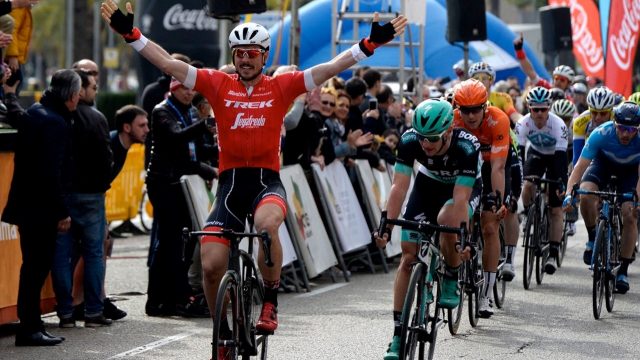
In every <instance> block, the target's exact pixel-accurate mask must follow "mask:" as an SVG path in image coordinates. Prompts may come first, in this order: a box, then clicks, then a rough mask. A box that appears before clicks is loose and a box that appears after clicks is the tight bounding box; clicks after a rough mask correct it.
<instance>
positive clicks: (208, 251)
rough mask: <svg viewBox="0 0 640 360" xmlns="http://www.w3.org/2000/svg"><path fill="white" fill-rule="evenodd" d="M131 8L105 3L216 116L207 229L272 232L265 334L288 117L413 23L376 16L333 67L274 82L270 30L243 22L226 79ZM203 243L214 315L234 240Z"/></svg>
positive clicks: (278, 258)
mask: <svg viewBox="0 0 640 360" xmlns="http://www.w3.org/2000/svg"><path fill="white" fill-rule="evenodd" d="M126 9H127V14H126V15H125V14H124V13H123V12H121V11H120V9H118V5H117V3H116V2H115V1H114V0H105V1H104V2H103V3H102V5H101V15H102V17H103V19H104V20H105V21H106V22H107V23H108V24H109V25H110V26H111V28H112V29H113V31H115V32H117V33H119V34H120V35H122V37H123V38H124V40H125V41H126V42H127V43H129V44H130V45H131V46H132V47H133V48H134V50H136V51H137V52H138V53H140V55H142V56H143V57H144V58H146V59H147V60H149V62H151V63H152V64H154V65H155V66H157V67H158V68H159V69H160V70H162V72H164V73H167V74H169V75H171V76H173V77H174V78H176V79H177V80H178V81H179V82H181V83H182V84H184V86H185V87H187V88H189V89H194V90H196V91H198V92H199V93H201V94H203V95H204V96H205V97H206V98H207V100H208V101H209V104H210V105H211V107H212V109H213V110H214V111H215V113H216V123H217V130H218V146H219V148H220V160H219V165H220V177H219V187H218V193H217V198H219V199H220V198H224V199H225V201H224V204H221V203H220V202H216V204H214V208H213V210H212V213H211V214H210V216H209V218H208V220H207V226H206V228H205V230H210V231H215V230H217V229H220V228H227V229H232V230H235V231H243V230H244V227H245V218H246V217H247V215H249V214H252V213H253V214H254V217H253V218H254V220H255V227H256V230H257V231H258V232H260V231H267V232H268V233H269V235H270V236H271V239H272V240H273V242H272V245H271V254H272V258H273V262H274V263H275V264H276V265H275V266H274V267H272V268H268V267H266V266H265V264H264V262H263V261H260V262H259V263H260V264H259V265H260V270H262V274H263V277H264V282H265V288H266V289H265V302H264V306H263V309H262V314H261V315H260V319H259V320H258V322H257V327H258V329H259V330H261V331H273V330H275V329H276V327H277V325H278V321H277V310H276V306H277V291H278V285H279V279H280V271H281V264H282V248H281V246H280V241H279V238H278V228H279V226H280V225H281V224H282V222H283V220H284V216H285V213H286V200H285V192H284V187H283V185H282V182H281V181H280V175H279V173H278V171H279V165H280V160H279V153H280V129H281V125H282V123H283V118H284V116H285V114H286V112H287V109H288V108H289V105H290V104H291V103H292V102H293V100H294V99H295V98H296V97H297V96H298V95H300V94H303V93H305V92H307V91H309V90H311V89H313V88H315V87H316V86H318V85H320V84H322V83H324V82H325V81H327V80H328V79H330V78H331V77H333V76H335V75H337V74H339V73H340V72H342V71H344V70H346V69H348V68H350V67H351V66H353V65H355V64H357V63H358V62H359V61H361V60H364V59H366V58H368V57H369V56H371V55H373V53H374V51H375V49H376V48H378V47H380V46H382V45H384V44H385V43H387V42H389V41H391V40H393V38H394V37H395V36H397V35H399V34H402V33H403V32H404V28H405V27H406V25H407V19H406V18H405V17H404V16H402V15H400V16H398V17H396V18H394V19H393V20H391V21H390V22H388V23H386V24H384V25H380V24H379V22H378V20H379V15H378V14H377V13H376V14H375V15H374V18H373V22H372V26H371V33H370V35H369V36H368V37H366V38H363V39H362V40H361V41H360V42H359V43H357V44H354V45H353V46H352V47H351V48H350V49H348V50H346V51H344V52H342V53H341V54H339V55H338V56H336V57H335V58H334V59H332V60H330V61H329V62H326V63H322V64H318V65H316V66H314V67H312V68H311V69H308V70H305V71H293V72H290V73H285V74H281V75H278V76H277V77H269V76H266V75H263V74H262V71H263V69H264V65H265V63H266V60H267V58H268V56H269V50H270V46H271V38H270V36H269V32H268V31H267V29H265V28H264V27H263V26H261V25H259V24H255V23H245V24H240V25H238V26H237V27H235V28H234V29H233V30H232V31H231V33H230V34H229V47H230V48H231V50H232V55H233V64H234V66H235V68H236V74H235V75H228V74H226V73H223V72H220V71H217V70H213V69H196V68H195V67H193V66H190V65H189V64H186V63H184V62H182V61H179V60H175V59H173V58H172V57H171V56H170V55H169V53H167V51H166V50H164V49H163V48H162V47H160V46H159V45H158V44H156V43H154V42H153V41H151V40H149V39H147V38H146V37H145V36H144V35H143V34H142V33H141V32H140V29H138V28H137V27H134V26H133V17H134V15H133V10H132V6H131V4H130V3H127V4H126ZM201 242H202V247H201V254H202V265H203V270H204V275H205V276H204V278H205V281H204V287H205V292H206V295H207V301H208V302H209V305H210V306H209V307H210V310H211V312H212V313H213V311H214V310H215V304H214V302H215V299H216V292H217V286H218V282H219V280H220V278H221V277H222V275H223V274H224V272H225V271H226V267H227V260H228V250H229V248H228V244H229V242H228V240H227V239H223V238H218V237H203V239H201ZM223 357H224V354H223Z"/></svg>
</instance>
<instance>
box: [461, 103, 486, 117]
mask: <svg viewBox="0 0 640 360" xmlns="http://www.w3.org/2000/svg"><path fill="white" fill-rule="evenodd" d="M458 109H460V112H461V113H463V114H465V115H469V114H471V113H473V114H477V113H479V112H480V111H482V110H484V105H480V106H474V107H464V106H460V107H458Z"/></svg>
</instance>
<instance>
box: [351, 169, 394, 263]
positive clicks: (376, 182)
mask: <svg viewBox="0 0 640 360" xmlns="http://www.w3.org/2000/svg"><path fill="white" fill-rule="evenodd" d="M356 166H357V167H358V175H359V176H360V179H361V180H362V186H363V188H364V192H365V194H366V199H365V201H366V203H367V206H368V208H369V212H370V213H371V216H372V220H373V226H374V227H375V228H376V229H377V228H378V227H379V226H380V215H381V212H382V209H385V208H386V205H387V199H388V198H389V192H390V191H391V179H390V178H389V174H388V173H387V172H386V171H379V170H377V169H372V168H371V166H370V165H369V162H368V161H367V160H364V159H358V160H356ZM392 240H393V239H392ZM401 251H402V250H401V248H400V243H399V242H393V241H392V242H391V243H389V244H387V247H386V248H385V255H386V256H387V257H392V256H395V255H398V254H400V252H401Z"/></svg>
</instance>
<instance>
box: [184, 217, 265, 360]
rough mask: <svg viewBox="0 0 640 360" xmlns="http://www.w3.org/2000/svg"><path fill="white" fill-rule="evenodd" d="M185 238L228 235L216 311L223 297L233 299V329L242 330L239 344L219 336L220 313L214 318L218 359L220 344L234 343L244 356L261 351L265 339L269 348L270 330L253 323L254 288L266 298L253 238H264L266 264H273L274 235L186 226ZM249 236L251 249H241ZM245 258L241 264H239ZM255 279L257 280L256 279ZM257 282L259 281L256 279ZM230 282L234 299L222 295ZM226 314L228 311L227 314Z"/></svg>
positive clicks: (215, 357)
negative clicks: (261, 330) (225, 266)
mask: <svg viewBox="0 0 640 360" xmlns="http://www.w3.org/2000/svg"><path fill="white" fill-rule="evenodd" d="M183 234H184V237H185V239H189V238H193V237H198V236H203V235H207V236H219V237H223V238H225V239H229V265H228V269H227V271H226V272H225V274H224V276H223V277H222V279H221V281H220V286H219V289H218V298H217V299H216V314H218V313H221V312H222V309H220V307H221V306H222V304H223V301H231V302H232V303H234V304H237V311H238V314H237V318H234V321H235V322H236V323H235V324H229V325H230V326H231V327H232V328H233V329H237V330H238V332H239V338H238V341H239V343H238V344H236V343H235V342H234V339H232V340H220V339H219V333H218V331H219V329H218V328H217V326H215V324H216V323H217V321H220V320H219V318H218V317H215V318H214V335H213V338H214V341H213V342H212V345H213V349H212V352H213V359H217V348H218V346H220V345H222V346H227V347H235V348H236V349H237V350H238V354H239V355H242V356H243V358H244V357H248V356H254V355H257V354H258V347H259V346H260V344H261V343H262V346H263V347H264V349H266V338H264V337H265V336H267V335H271V334H258V333H257V331H256V329H255V327H254V326H253V325H254V324H252V316H251V315H252V314H251V313H252V308H251V307H252V305H253V301H252V300H253V298H252V297H253V296H254V292H253V291H254V290H257V291H258V295H257V296H258V298H259V299H263V298H264V284H263V281H262V276H261V275H260V271H259V270H258V267H257V265H256V263H255V261H254V259H253V238H256V237H259V238H261V240H262V247H263V253H264V257H265V264H266V265H267V266H268V267H272V266H273V261H272V260H271V250H270V249H271V238H270V237H269V234H268V233H266V232H263V233H259V234H258V233H238V232H234V231H232V230H228V229H223V230H221V231H192V232H189V231H188V229H186V228H185V229H183ZM245 237H248V238H249V239H250V240H249V241H248V249H247V251H244V250H241V249H240V241H241V240H242V239H243V238H245ZM240 259H242V265H241V264H240ZM254 279H255V280H254ZM255 282H257V283H255ZM227 283H230V284H231V286H232V287H233V288H235V289H236V291H233V295H234V297H235V299H225V298H223V297H221V296H226V295H225V292H226V284H227ZM225 316H226V315H225ZM256 335H262V336H263V337H262V338H257V337H256ZM264 349H263V358H266V352H265V350H264Z"/></svg>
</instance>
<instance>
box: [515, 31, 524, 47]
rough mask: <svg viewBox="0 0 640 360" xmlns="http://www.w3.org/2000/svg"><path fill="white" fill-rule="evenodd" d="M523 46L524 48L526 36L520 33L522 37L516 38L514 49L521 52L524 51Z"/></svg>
mask: <svg viewBox="0 0 640 360" xmlns="http://www.w3.org/2000/svg"><path fill="white" fill-rule="evenodd" d="M523 46H524V35H523V34H522V33H520V36H519V37H517V38H515V40H513V49H514V50H515V51H520V50H522V47H523Z"/></svg>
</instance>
